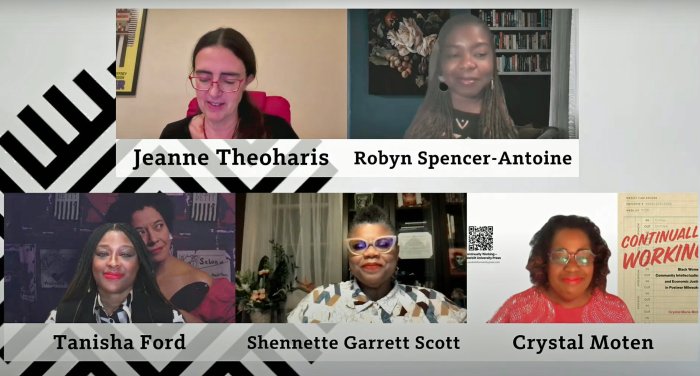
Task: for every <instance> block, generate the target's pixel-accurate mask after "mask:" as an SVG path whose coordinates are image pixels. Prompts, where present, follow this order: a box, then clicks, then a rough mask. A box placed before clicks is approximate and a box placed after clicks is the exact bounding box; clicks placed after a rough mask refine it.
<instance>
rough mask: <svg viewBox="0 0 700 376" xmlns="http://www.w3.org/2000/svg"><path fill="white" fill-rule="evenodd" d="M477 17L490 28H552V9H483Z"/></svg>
mask: <svg viewBox="0 0 700 376" xmlns="http://www.w3.org/2000/svg"><path fill="white" fill-rule="evenodd" d="M477 16H478V17H479V18H480V19H481V20H482V21H484V22H486V25H488V26H489V27H552V10H551V9H533V10H522V9H512V10H499V9H481V10H479V11H478V14H477Z"/></svg>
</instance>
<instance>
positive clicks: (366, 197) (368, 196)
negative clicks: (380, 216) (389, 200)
mask: <svg viewBox="0 0 700 376" xmlns="http://www.w3.org/2000/svg"><path fill="white" fill-rule="evenodd" d="M370 205H372V193H355V210H358V209H362V208H364V207H367V206H370Z"/></svg>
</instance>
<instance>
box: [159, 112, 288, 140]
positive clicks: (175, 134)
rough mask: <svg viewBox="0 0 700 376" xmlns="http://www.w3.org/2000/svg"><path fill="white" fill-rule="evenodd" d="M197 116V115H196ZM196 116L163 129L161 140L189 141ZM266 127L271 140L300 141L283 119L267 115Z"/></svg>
mask: <svg viewBox="0 0 700 376" xmlns="http://www.w3.org/2000/svg"><path fill="white" fill-rule="evenodd" d="M195 116H196V115H195ZM193 117H194V116H190V117H186V118H184V119H182V120H178V121H176V122H173V123H170V124H168V125H166V126H165V128H163V132H161V133H160V138H161V139H163V138H175V139H189V138H192V135H190V121H191V120H192V118H193ZM264 124H265V127H266V128H267V129H268V130H269V131H270V138H273V139H285V138H290V139H298V138H299V136H297V134H296V132H294V129H292V126H291V125H289V124H288V123H287V122H286V121H284V119H282V118H281V117H277V116H273V115H268V114H265V123H264Z"/></svg>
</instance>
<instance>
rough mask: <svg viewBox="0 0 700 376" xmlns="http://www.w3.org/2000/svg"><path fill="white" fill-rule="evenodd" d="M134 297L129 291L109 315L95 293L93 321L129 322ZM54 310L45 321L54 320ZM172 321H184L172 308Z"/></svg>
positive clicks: (108, 322)
mask: <svg viewBox="0 0 700 376" xmlns="http://www.w3.org/2000/svg"><path fill="white" fill-rule="evenodd" d="M133 298H134V292H133V291H131V292H129V295H127V296H126V300H124V301H123V302H122V304H121V305H120V306H119V308H117V309H115V310H114V312H112V314H111V315H108V314H107V313H106V312H105V311H104V309H103V308H102V307H103V304H102V299H100V294H96V295H95V305H94V307H93V313H94V315H95V323H102V324H115V323H122V324H125V323H130V322H131V301H132V300H133ZM56 312H57V311H56V310H55V309H53V310H51V313H49V318H48V319H46V323H55V322H56ZM173 322H174V323H184V322H185V319H184V318H183V317H182V315H181V314H180V312H179V311H177V310H173Z"/></svg>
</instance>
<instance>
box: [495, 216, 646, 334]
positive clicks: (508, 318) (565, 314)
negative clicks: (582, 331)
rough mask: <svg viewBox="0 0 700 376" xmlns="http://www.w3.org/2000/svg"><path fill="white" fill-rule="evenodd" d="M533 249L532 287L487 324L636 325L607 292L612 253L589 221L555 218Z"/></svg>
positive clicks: (530, 262)
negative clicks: (631, 323) (609, 263)
mask: <svg viewBox="0 0 700 376" xmlns="http://www.w3.org/2000/svg"><path fill="white" fill-rule="evenodd" d="M530 246H531V247H532V250H531V251H530V257H529V259H528V262H527V270H529V271H530V280H531V281H532V283H533V284H534V286H533V287H531V288H529V289H527V290H525V291H523V292H521V293H519V294H516V295H513V296H512V297H511V298H510V299H508V300H507V301H506V302H505V303H504V304H503V305H502V306H501V308H500V309H499V310H498V312H496V314H495V315H494V316H493V317H492V318H491V320H489V322H491V323H630V322H634V320H633V319H632V315H631V314H630V312H629V310H628V309H627V305H626V304H625V302H623V301H622V299H620V298H618V297H617V296H615V295H612V294H608V293H607V292H605V286H606V282H607V275H608V273H610V269H609V268H608V259H609V258H610V249H609V248H608V245H607V243H606V242H605V240H604V239H603V237H602V236H601V235H600V229H599V228H598V226H596V225H595V223H593V222H591V220H590V219H588V218H586V217H579V216H576V215H569V216H564V215H557V216H554V217H552V218H550V219H549V221H547V223H546V224H545V225H544V226H543V227H542V228H541V229H540V230H539V231H538V232H537V233H536V234H535V236H533V238H532V240H531V241H530Z"/></svg>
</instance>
